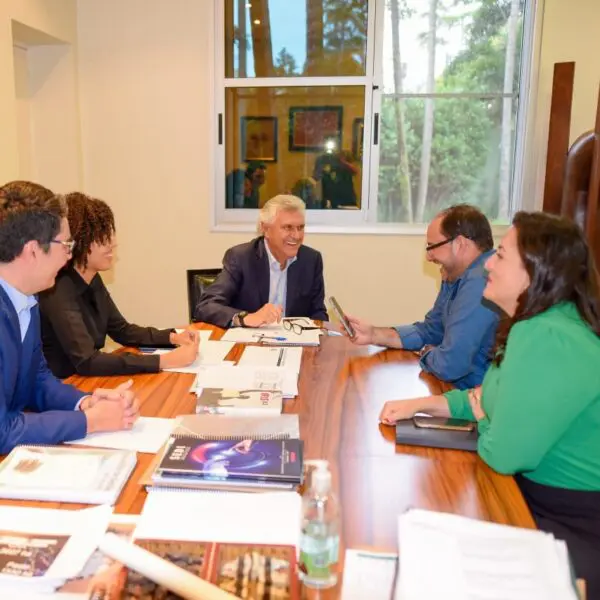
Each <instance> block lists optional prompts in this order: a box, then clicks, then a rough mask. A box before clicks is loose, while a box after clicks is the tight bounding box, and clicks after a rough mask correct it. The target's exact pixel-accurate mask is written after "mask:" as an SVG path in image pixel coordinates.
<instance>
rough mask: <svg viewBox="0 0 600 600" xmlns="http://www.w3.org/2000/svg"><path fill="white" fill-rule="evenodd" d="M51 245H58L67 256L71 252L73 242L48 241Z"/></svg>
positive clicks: (73, 245)
mask: <svg viewBox="0 0 600 600" xmlns="http://www.w3.org/2000/svg"><path fill="white" fill-rule="evenodd" d="M50 243H51V244H60V245H61V246H62V247H63V248H64V249H65V250H66V251H67V252H68V253H69V254H71V253H72V252H73V248H74V247H75V240H66V241H65V240H50Z"/></svg>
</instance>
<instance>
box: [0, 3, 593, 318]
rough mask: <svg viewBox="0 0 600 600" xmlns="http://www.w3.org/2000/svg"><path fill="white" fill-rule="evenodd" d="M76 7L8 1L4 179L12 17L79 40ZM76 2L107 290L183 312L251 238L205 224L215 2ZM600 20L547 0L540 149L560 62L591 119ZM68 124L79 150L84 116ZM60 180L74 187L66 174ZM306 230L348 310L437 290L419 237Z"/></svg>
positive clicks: (391, 306)
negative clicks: (104, 208)
mask: <svg viewBox="0 0 600 600" xmlns="http://www.w3.org/2000/svg"><path fill="white" fill-rule="evenodd" d="M73 5H74V0H73V1H72V0H10V1H9V0H4V1H3V2H2V3H0V127H1V130H2V131H3V144H0V177H1V178H2V179H4V180H6V179H8V178H12V177H14V176H15V175H16V174H17V173H18V151H17V147H18V144H17V128H16V125H15V121H16V119H15V111H16V108H15V100H14V73H13V54H12V37H11V36H12V34H11V26H10V19H9V17H11V18H20V19H21V20H22V21H23V22H24V23H25V24H27V25H29V26H30V27H33V28H36V27H37V28H38V29H40V30H43V31H46V32H47V33H49V34H51V35H53V36H55V37H56V38H58V39H61V40H66V41H71V42H72V41H73V36H74V31H75V20H74V19H75V17H74V15H75V12H74V10H73ZM77 9H78V17H77V39H78V49H77V51H78V54H79V84H80V85H79V96H80V98H79V108H80V112H81V127H82V139H81V156H80V157H79V158H80V159H81V161H82V163H83V180H84V185H83V189H84V191H86V192H88V193H91V194H95V195H97V196H99V197H101V198H104V199H106V200H107V201H108V202H109V203H110V204H111V205H112V206H113V208H114V210H115V212H116V216H117V226H118V232H119V236H120V249H119V255H120V260H119V262H118V264H117V268H116V270H115V273H114V274H113V277H112V283H111V289H112V292H113V293H114V295H115V298H116V300H117V303H118V304H119V306H120V307H121V308H122V310H123V311H124V312H125V314H126V315H127V316H128V317H129V318H131V319H133V320H136V321H138V322H143V323H156V324H165V325H166V324H175V323H182V322H183V321H184V320H185V318H186V314H187V312H186V291H185V277H184V272H185V269H187V268H194V267H212V266H215V265H219V264H220V259H221V257H222V254H223V252H224V250H225V249H226V248H227V247H229V246H231V245H233V244H235V243H239V242H241V241H244V240H245V239H247V236H246V235H241V234H217V233H211V232H210V230H209V216H210V206H211V203H212V202H213V198H212V197H211V179H212V177H213V164H214V162H213V160H212V156H211V152H212V142H211V140H210V139H209V136H210V132H211V131H212V128H211V119H212V114H213V110H212V97H213V90H212V85H213V62H214V31H213V23H214V19H213V14H212V2H211V1H209V0H102V1H98V0H79V1H78V5H77ZM599 26H600V2H596V1H595V0H573V1H571V2H569V3H566V2H565V1H564V0H545V16H544V21H543V37H542V60H541V66H540V71H539V96H538V102H537V105H536V111H535V119H536V120H535V132H534V133H535V140H536V143H535V148H534V150H535V151H536V152H537V153H539V154H540V155H543V153H544V152H545V131H546V128H547V126H546V121H547V111H548V97H549V93H550V92H549V91H550V85H551V76H552V64H553V63H554V62H555V61H557V60H576V61H577V81H576V92H575V101H574V111H573V112H574V114H573V136H575V135H576V134H578V133H579V132H580V130H582V129H584V128H586V127H590V126H591V125H592V123H593V114H594V106H595V89H596V87H597V84H598V82H599V81H600V55H599V54H598V53H593V52H591V51H590V41H589V40H593V39H595V37H594V34H595V31H596V30H597V29H598V27H599ZM71 51H73V50H71ZM57 52H58V51H57ZM48 60H50V59H48ZM51 70H52V69H51ZM7 86H8V88H9V89H10V93H8V92H7V89H8V88H7ZM55 99H56V97H55ZM47 106H48V110H46V111H44V110H43V109H42V111H41V112H42V113H45V115H46V117H47V115H48V114H52V115H57V114H58V112H57V109H58V103H57V102H56V101H54V102H49V103H48V105H47ZM65 107H66V112H70V111H74V112H77V102H76V96H71V101H70V102H66V104H65ZM46 123H49V121H46ZM73 123H75V124H73ZM66 131H67V133H68V135H67V137H68V138H69V139H70V141H69V142H68V144H69V148H71V149H72V147H73V138H74V137H75V138H77V135H76V134H77V125H76V122H72V123H71V128H69V127H67V128H66ZM45 137H46V139H47V140H52V141H53V143H54V144H56V146H55V148H56V149H54V147H53V146H52V145H51V144H46V145H45V146H44V154H45V155H51V154H52V156H51V157H50V158H48V160H49V161H52V160H57V162H56V163H54V164H52V163H51V162H48V163H47V164H48V169H47V171H46V172H44V177H48V178H51V177H64V181H65V182H66V180H67V179H71V180H72V179H73V175H72V172H73V171H74V170H76V166H74V165H75V163H76V162H77V160H78V157H77V156H74V155H73V154H72V151H71V150H69V151H68V152H66V154H67V156H68V160H66V161H58V157H59V156H60V155H61V149H60V145H61V143H62V140H63V139H64V137H65V136H63V135H62V132H61V131H60V127H58V126H57V127H56V128H54V129H52V128H51V127H50V125H48V129H47V133H46V134H45ZM541 161H542V159H541V158H540V159H539V161H538V164H542V163H541ZM538 171H539V167H538ZM535 175H536V174H535V173H530V174H529V176H530V177H534V178H535ZM60 187H64V188H65V189H67V184H66V183H63V184H60V185H59V188H58V189H60ZM307 242H308V243H309V244H311V245H313V246H314V247H316V248H318V249H319V250H321V251H322V252H323V254H324V256H325V268H326V284H327V288H328V290H329V291H330V292H333V293H335V294H336V295H337V296H338V297H339V298H340V300H342V301H343V304H344V305H345V306H346V307H347V310H348V311H351V312H355V313H357V314H362V315H365V316H367V317H369V318H371V319H373V320H375V321H377V322H379V323H387V322H400V321H409V320H411V319H413V318H417V317H418V316H420V315H421V314H422V313H423V311H424V310H425V308H426V307H427V306H428V305H429V304H430V303H431V301H432V299H433V297H434V295H435V290H436V280H435V277H434V276H433V275H434V272H432V271H431V269H429V268H428V267H426V266H425V265H424V262H423V253H422V249H423V243H424V240H423V237H422V236H416V237H409V236H381V237H378V236H356V235H354V236H342V235H337V236H335V235H310V232H309V233H308V238H307Z"/></svg>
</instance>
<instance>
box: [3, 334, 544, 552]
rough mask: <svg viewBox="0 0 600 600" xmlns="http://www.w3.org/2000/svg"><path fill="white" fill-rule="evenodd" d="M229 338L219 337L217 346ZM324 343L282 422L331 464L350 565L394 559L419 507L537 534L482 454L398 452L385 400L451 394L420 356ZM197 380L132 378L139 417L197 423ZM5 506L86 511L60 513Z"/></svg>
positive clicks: (131, 503)
mask: <svg viewBox="0 0 600 600" xmlns="http://www.w3.org/2000/svg"><path fill="white" fill-rule="evenodd" d="M197 327H198V328H201V329H211V328H210V327H208V326H203V325H198V326H197ZM213 329H214V328H213ZM221 334H222V332H221V330H218V329H214V331H213V335H212V339H218V338H219V337H220V335H221ZM321 340H322V343H321V345H320V346H319V347H316V348H305V349H304V351H303V357H302V367H301V373H300V379H299V382H298V385H299V394H298V396H297V398H296V399H294V400H286V401H285V408H284V412H289V413H297V414H298V415H299V418H300V432H301V437H302V439H303V440H304V443H305V458H324V459H327V460H328V461H329V463H330V466H331V469H332V473H333V486H334V489H335V492H336V493H337V495H338V498H339V500H340V506H341V540H340V550H341V556H342V557H343V550H344V549H345V548H356V547H375V548H379V549H381V550H388V551H396V548H397V517H398V515H399V514H401V513H402V512H404V511H405V510H407V509H408V508H411V507H418V508H427V509H432V510H438V511H444V512H451V513H455V514H459V515H464V516H469V517H475V518H479V519H484V520H488V521H494V522H496V523H504V524H509V525H516V526H520V527H534V523H533V520H532V518H531V515H530V513H529V510H528V509H527V506H526V504H525V502H524V500H523V498H522V496H521V493H520V491H519V489H518V487H517V485H516V483H515V481H514V480H513V478H512V477H508V476H504V475H499V474H498V473H495V472H494V471H493V470H492V469H490V468H489V467H488V466H487V465H486V464H485V463H484V462H483V461H482V460H481V459H480V458H479V457H478V456H477V455H476V454H475V453H470V452H463V451H458V450H440V449H430V448H417V447H411V446H404V445H396V444H395V432H394V429H393V428H392V427H389V426H384V425H381V424H380V423H379V422H378V416H379V412H380V410H381V407H382V406H383V403H384V402H385V401H386V400H392V399H401V398H412V397H416V396H423V395H429V394H438V393H441V392H443V391H445V390H446V389H447V388H448V386H447V385H445V384H442V383H441V382H439V381H438V380H437V379H435V378H434V377H432V376H430V375H427V374H424V373H422V372H421V370H420V368H419V364H418V359H417V357H416V356H415V355H414V354H413V353H411V352H406V351H402V350H383V349H379V348H374V347H356V346H354V345H353V344H351V343H350V342H349V341H348V340H347V339H346V338H342V337H339V336H327V335H324V336H322V338H321ZM242 352H243V345H240V344H237V345H236V346H235V347H234V349H233V350H232V351H231V353H230V355H229V356H228V357H227V358H228V359H229V360H236V359H238V358H239V357H240V356H241V353H242ZM127 379H128V377H121V376H120V377H78V376H75V377H72V378H70V379H69V380H68V382H69V383H72V384H74V385H76V386H77V387H79V388H80V389H83V390H87V391H92V390H94V389H95V388H96V387H114V386H115V385H118V384H119V383H121V382H123V381H126V380H127ZM193 379H194V376H193V375H185V374H179V373H165V372H161V373H157V374H145V375H136V376H134V377H133V380H134V386H133V389H134V390H135V392H136V394H137V395H138V397H139V399H140V401H141V414H142V415H143V416H154V417H175V416H178V415H181V414H190V413H193V412H194V407H195V396H194V395H193V394H191V393H190V391H189V389H190V387H191V385H192V382H193ZM152 458H153V457H152V455H149V454H138V464H137V467H136V469H135V471H134V473H133V475H132V477H131V479H130V481H129V483H128V484H127V485H126V487H125V488H124V490H123V492H122V494H121V496H120V498H119V500H118V503H117V505H116V508H115V510H116V512H119V513H139V512H140V511H141V509H142V507H143V503H144V500H145V498H146V491H145V489H144V488H143V487H142V486H141V485H140V484H139V479H140V477H141V475H142V474H143V473H144V471H145V470H146V469H147V468H148V466H149V464H150V461H151V460H152ZM2 504H21V505H23V504H28V505H35V506H52V507H61V508H79V505H73V504H56V503H29V502H28V503H23V502H11V501H2Z"/></svg>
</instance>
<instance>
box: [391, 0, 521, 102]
mask: <svg viewBox="0 0 600 600" xmlns="http://www.w3.org/2000/svg"><path fill="white" fill-rule="evenodd" d="M524 1H525V0H470V1H469V2H442V1H441V0H390V1H389V2H386V3H385V18H384V35H383V84H384V91H385V92H387V93H396V94H399V93H405V94H414V93H419V94H422V93H434V92H435V93H444V92H494V93H497V92H500V93H501V92H506V93H514V92H516V91H517V90H518V80H519V65H520V60H521V46H522V38H523V11H524Z"/></svg>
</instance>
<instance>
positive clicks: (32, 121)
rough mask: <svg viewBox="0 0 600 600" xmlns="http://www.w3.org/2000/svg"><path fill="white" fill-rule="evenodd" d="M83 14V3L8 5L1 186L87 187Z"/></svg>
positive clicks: (1, 30) (0, 117)
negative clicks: (80, 90) (24, 182)
mask: <svg viewBox="0 0 600 600" xmlns="http://www.w3.org/2000/svg"><path fill="white" fill-rule="evenodd" d="M76 8H77V5H76V0H2V1H1V2H0V131H2V144H0V181H3V182H4V181H7V180H11V179H15V178H17V177H23V176H25V175H27V176H28V177H31V178H32V179H35V180H37V181H40V182H43V183H44V184H45V185H47V186H48V187H51V188H53V189H57V190H61V191H62V190H64V189H76V188H78V187H80V185H81V160H80V159H81V151H80V146H79V144H80V137H81V136H80V132H79V114H78V111H79V106H78V105H79V101H78V98H77V61H76V41H77V18H76ZM15 45H17V46H19V48H18V49H17V53H16V54H15V52H14V46H15Z"/></svg>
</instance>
